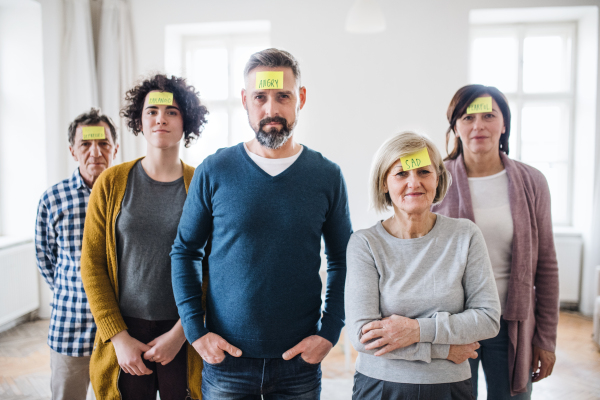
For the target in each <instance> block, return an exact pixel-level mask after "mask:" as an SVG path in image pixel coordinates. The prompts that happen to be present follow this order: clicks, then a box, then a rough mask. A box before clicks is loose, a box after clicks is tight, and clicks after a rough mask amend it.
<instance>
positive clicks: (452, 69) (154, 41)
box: [131, 0, 598, 229]
mask: <svg viewBox="0 0 600 400" xmlns="http://www.w3.org/2000/svg"><path fill="white" fill-rule="evenodd" d="M380 3H381V5H382V8H383V10H384V13H385V15H386V19H387V21H386V22H387V25H388V27H387V29H386V31H385V32H384V33H381V34H371V35H357V34H349V33H346V32H345V31H344V23H345V18H346V15H347V11H348V9H349V8H350V6H351V4H352V1H349V0H345V1H342V0H336V1H334V0H330V1H326V2H323V1H314V0H308V1H302V2H281V1H278V0H270V1H267V0H265V1H247V0H236V1H233V0H230V1H220V2H214V1H202V0H201V1H198V0H178V1H171V2H169V5H168V6H167V5H166V3H165V2H164V1H161V0H131V4H132V18H133V25H134V40H135V49H136V55H137V57H136V61H137V66H138V69H139V72H140V73H149V72H152V71H156V70H162V69H164V50H163V48H164V26H165V25H168V24H177V23H193V22H216V21H244V20H258V19H263V20H264V19H270V20H271V24H272V25H271V26H272V28H271V43H272V44H273V45H274V46H275V47H281V48H284V49H287V50H289V51H291V52H292V53H293V54H294V55H295V56H296V57H298V59H299V60H300V63H301V67H302V74H303V84H304V85H305V86H306V87H307V92H308V99H307V104H306V107H305V108H304V110H303V111H302V113H301V122H300V123H299V125H298V128H297V134H298V139H299V140H300V141H301V142H302V143H305V144H306V145H307V146H309V147H311V148H313V149H315V150H318V151H320V152H322V153H323V154H324V155H325V156H326V157H328V158H330V159H332V160H333V161H335V162H337V163H338V164H339V165H340V166H341V168H342V170H343V171H344V175H345V177H346V181H347V184H348V188H349V192H350V207H351V213H352V220H353V224H354V228H355V229H360V228H365V227H368V226H370V225H372V224H373V223H374V221H376V220H377V219H378V217H377V216H376V215H375V214H374V213H373V212H369V211H367V208H368V199H367V190H366V188H367V178H368V171H369V166H370V162H371V158H372V156H373V154H374V153H375V151H376V150H377V148H378V147H379V145H380V144H381V143H382V142H383V141H384V140H385V139H386V138H387V137H389V136H390V135H392V134H394V133H396V132H399V131H401V130H407V129H412V130H416V131H418V132H421V133H427V134H429V135H430V136H431V137H432V139H433V140H434V141H435V143H436V144H437V145H438V146H439V147H440V149H442V148H444V145H445V136H444V134H445V131H446V128H447V122H446V119H445V112H446V108H447V105H448V103H449V101H450V98H451V97H452V95H453V94H454V92H455V91H456V90H457V89H458V88H459V87H461V86H462V85H464V84H466V83H468V81H467V79H468V76H467V73H468V50H469V49H468V45H469V42H468V35H469V11H470V10H471V9H473V8H486V7H488V8H498V7H499V6H502V7H538V6H567V5H568V6H574V5H590V4H591V5H596V4H598V1H577V0H562V1H556V0H555V1H551V0H546V1H541V0H507V1H503V2H501V4H500V3H499V2H497V1H481V0H479V1H476V0H465V1H460V2H457V1H447V0H430V1H420V2H418V1H406V0H403V1H398V0H381V1H380ZM198 145H202V141H201V140H200V141H199V144H198ZM442 152H443V153H445V151H442Z"/></svg>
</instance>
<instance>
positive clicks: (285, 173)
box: [237, 142, 308, 181]
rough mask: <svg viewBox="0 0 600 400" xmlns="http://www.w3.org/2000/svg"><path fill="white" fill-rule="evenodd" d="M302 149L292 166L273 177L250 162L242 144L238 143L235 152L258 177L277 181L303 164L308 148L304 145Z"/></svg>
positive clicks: (252, 161)
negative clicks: (236, 151)
mask: <svg viewBox="0 0 600 400" xmlns="http://www.w3.org/2000/svg"><path fill="white" fill-rule="evenodd" d="M302 147H303V149H302V151H301V152H300V155H299V156H298V158H297V159H296V161H294V162H293V163H292V165H290V166H289V167H287V168H286V169H285V171H283V172H282V173H280V174H277V175H275V176H271V175H269V174H268V173H267V172H266V171H265V170H263V169H262V168H261V167H260V166H258V164H256V163H255V162H254V160H252V158H250V156H249V155H248V153H247V152H246V149H245V148H244V142H240V143H239V144H238V145H237V150H238V152H239V153H240V154H241V156H242V157H243V158H244V159H245V160H246V161H247V162H248V163H249V164H250V165H251V166H252V168H254V169H255V170H256V171H258V173H259V174H260V175H262V176H263V177H264V178H266V179H268V180H270V181H276V180H279V179H283V178H285V177H286V176H287V175H289V174H290V173H291V172H290V171H293V170H294V169H296V168H298V164H300V163H301V162H303V161H302V160H304V158H305V157H306V153H307V151H308V147H306V146H305V145H302Z"/></svg>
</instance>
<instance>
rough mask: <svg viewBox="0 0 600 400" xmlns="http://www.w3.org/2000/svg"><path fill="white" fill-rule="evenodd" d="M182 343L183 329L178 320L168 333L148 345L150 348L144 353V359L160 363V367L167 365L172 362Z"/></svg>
mask: <svg viewBox="0 0 600 400" xmlns="http://www.w3.org/2000/svg"><path fill="white" fill-rule="evenodd" d="M184 343H185V335H184V333H183V327H182V326H181V320H179V321H177V323H176V324H175V326H174V327H173V328H171V330H170V331H169V332H167V333H165V334H163V335H160V336H159V337H157V338H156V339H154V340H153V341H151V342H150V343H148V346H150V347H151V349H150V350H148V351H146V354H144V358H145V359H146V360H149V361H153V362H156V363H161V364H162V365H167V364H168V363H170V362H171V361H173V359H174V358H175V356H176V355H177V353H179V350H181V346H183V344H184Z"/></svg>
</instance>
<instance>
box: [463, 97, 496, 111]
mask: <svg viewBox="0 0 600 400" xmlns="http://www.w3.org/2000/svg"><path fill="white" fill-rule="evenodd" d="M490 111H492V97H491V96H487V97H478V98H476V99H475V100H473V102H472V103H471V104H470V105H469V107H467V114H476V113H484V112H490Z"/></svg>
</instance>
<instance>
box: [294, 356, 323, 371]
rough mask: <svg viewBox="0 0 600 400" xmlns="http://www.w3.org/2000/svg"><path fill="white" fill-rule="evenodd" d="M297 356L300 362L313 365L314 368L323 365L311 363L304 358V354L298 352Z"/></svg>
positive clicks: (309, 365)
mask: <svg viewBox="0 0 600 400" xmlns="http://www.w3.org/2000/svg"><path fill="white" fill-rule="evenodd" d="M296 358H297V359H298V360H299V363H300V364H302V365H305V366H308V367H312V368H316V367H318V366H319V365H321V363H316V364H311V363H309V362H308V361H306V360H305V359H304V358H302V354H298V355H297V356H296Z"/></svg>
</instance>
